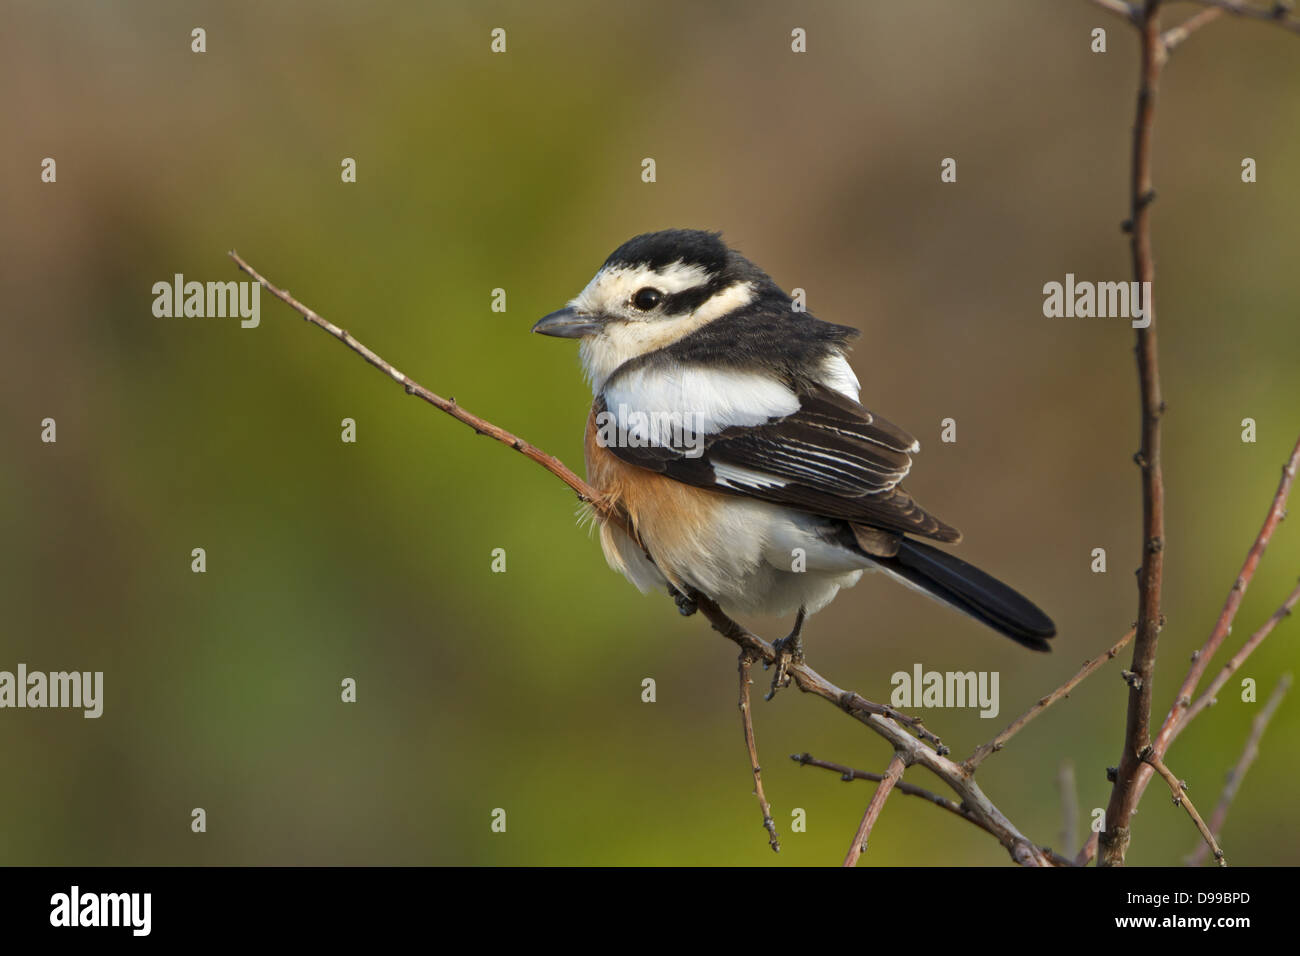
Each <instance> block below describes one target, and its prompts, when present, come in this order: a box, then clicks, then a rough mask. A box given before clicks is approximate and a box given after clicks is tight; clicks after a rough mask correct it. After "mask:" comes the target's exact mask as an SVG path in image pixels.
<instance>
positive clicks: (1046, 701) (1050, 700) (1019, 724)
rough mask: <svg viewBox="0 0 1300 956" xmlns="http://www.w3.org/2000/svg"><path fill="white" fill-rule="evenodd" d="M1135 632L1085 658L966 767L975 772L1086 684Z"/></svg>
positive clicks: (969, 760) (1131, 638)
mask: <svg viewBox="0 0 1300 956" xmlns="http://www.w3.org/2000/svg"><path fill="white" fill-rule="evenodd" d="M1135 633H1136V629H1135V628H1129V629H1128V633H1127V634H1125V635H1124V636H1123V637H1121V638H1120V639H1119V640H1118V641H1116V642H1115V644H1114V646H1112V647H1111V648H1110V650H1108V651H1106V652H1105V653H1103V654H1100V655H1099V656H1097V657H1095V658H1093V659H1092V660H1090V661H1084V662H1083V667H1082V668H1080V669H1079V672H1078V673H1077V674H1075V675H1074V676H1073V677H1071V678H1070V679H1069V680H1068V681H1066V682H1065V683H1064V684H1062V685H1061V686H1060V687H1058V688H1056V690H1054V691H1052V692H1051V693H1050V694H1048V695H1047V696H1046V697H1041V698H1039V700H1038V702H1037V703H1036V704H1034V706H1032V707H1030V708H1029V709H1028V710H1027V711H1025V712H1024V713H1023V714H1021V715H1020V716H1019V717H1017V718H1016V719H1015V720H1013V721H1012V722H1011V723H1010V724H1008V725H1007V727H1006V729H1005V730H1003V731H1002V733H1000V734H998V735H997V736H996V737H994V738H993V739H992V740H990V741H989V742H988V743H984V744H980V746H979V747H977V748H976V749H975V752H974V753H972V754H971V755H970V756H969V757H967V758H966V760H965V762H964V763H963V764H962V766H963V767H965V768H966V769H967V770H968V771H970V772H972V773H973V772H974V771H975V768H976V767H978V766H979V765H980V764H981V763H983V762H984V760H985V758H986V757H988V755H989V754H992V753H996V752H997V751H999V750H1001V749H1002V748H1003V747H1005V746H1006V743H1007V741H1008V740H1010V739H1011V738H1012V737H1014V736H1015V735H1016V734H1018V733H1020V731H1022V730H1024V729H1025V726H1026V725H1027V724H1029V722H1030V721H1032V720H1033V719H1034V718H1036V717H1037V716H1038V715H1039V714H1041V713H1042V712H1043V711H1045V710H1047V708H1048V707H1051V706H1052V705H1053V704H1055V703H1056V702H1057V701H1058V700H1061V699H1062V698H1065V697H1069V696H1070V692H1071V691H1072V690H1074V689H1075V688H1076V687H1078V686H1079V685H1080V684H1081V683H1083V681H1084V679H1085V678H1087V677H1090V676H1091V675H1092V674H1094V673H1096V671H1097V670H1098V669H1099V668H1100V667H1101V666H1102V665H1103V664H1105V663H1106V662H1107V661H1109V660H1111V659H1112V658H1114V657H1115V655H1117V654H1118V653H1119V652H1120V651H1122V650H1123V649H1124V647H1125V646H1126V645H1127V644H1128V642H1129V641H1131V640H1133V635H1134V634H1135Z"/></svg>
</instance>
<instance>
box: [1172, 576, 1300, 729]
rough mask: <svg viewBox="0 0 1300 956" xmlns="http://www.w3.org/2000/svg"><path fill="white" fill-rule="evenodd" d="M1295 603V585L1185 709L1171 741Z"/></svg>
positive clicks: (1298, 597)
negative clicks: (1280, 603) (1185, 711)
mask: <svg viewBox="0 0 1300 956" xmlns="http://www.w3.org/2000/svg"><path fill="white" fill-rule="evenodd" d="M1297 603H1300V584H1297V585H1296V586H1295V588H1293V589H1292V591H1291V593H1290V594H1288V595H1287V598H1286V600H1285V601H1283V602H1282V606H1281V607H1279V608H1278V609H1277V610H1276V611H1274V612H1273V613H1272V614H1271V615H1269V618H1268V620H1267V621H1265V622H1264V623H1263V625H1261V626H1260V629H1259V630H1258V631H1256V632H1255V633H1254V634H1252V635H1250V637H1249V639H1247V641H1246V643H1245V644H1243V645H1242V646H1241V650H1239V651H1237V653H1236V654H1233V655H1232V657H1230V658H1229V659H1228V663H1226V664H1224V665H1223V668H1222V669H1221V670H1220V671H1219V673H1218V674H1217V675H1216V676H1215V678H1214V680H1213V681H1211V682H1210V686H1209V687H1207V688H1205V691H1204V692H1203V693H1202V694H1201V696H1200V697H1198V698H1196V702H1195V703H1193V704H1192V706H1191V707H1189V708H1188V709H1187V713H1186V715H1185V716H1184V717H1183V721H1182V723H1181V724H1180V725H1179V726H1178V727H1177V728H1176V729H1175V731H1174V733H1173V734H1172V735H1171V737H1170V740H1171V741H1173V740H1174V739H1176V738H1177V737H1178V734H1179V733H1181V732H1182V729H1183V727H1186V726H1187V725H1188V724H1189V723H1191V721H1192V718H1193V717H1195V716H1196V715H1197V714H1199V713H1200V712H1201V711H1203V710H1204V709H1205V708H1206V707H1209V706H1210V705H1212V704H1214V703H1215V701H1216V699H1217V697H1216V695H1217V694H1218V693H1219V691H1220V690H1222V689H1223V685H1224V684H1226V683H1227V682H1228V678H1229V677H1231V676H1232V675H1233V674H1235V673H1236V672H1237V670H1238V668H1240V667H1241V665H1242V664H1243V663H1245V661H1246V658H1248V657H1249V656H1250V655H1251V654H1252V653H1254V651H1255V649H1256V648H1257V647H1259V645H1260V644H1262V643H1263V641H1264V638H1266V637H1268V636H1269V634H1271V633H1272V632H1273V628H1275V627H1277V626H1278V624H1280V623H1281V622H1282V621H1284V620H1285V619H1286V618H1288V617H1290V616H1291V613H1292V611H1293V610H1294V609H1295V606H1296V604H1297Z"/></svg>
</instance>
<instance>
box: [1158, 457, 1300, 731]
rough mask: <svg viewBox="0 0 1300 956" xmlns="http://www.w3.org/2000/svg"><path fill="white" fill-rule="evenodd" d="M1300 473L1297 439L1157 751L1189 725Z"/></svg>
mask: <svg viewBox="0 0 1300 956" xmlns="http://www.w3.org/2000/svg"><path fill="white" fill-rule="evenodd" d="M1298 470H1300V438H1297V439H1296V443H1295V448H1293V449H1292V450H1291V456H1290V458H1288V459H1287V461H1286V463H1285V464H1284V465H1283V466H1282V477H1281V479H1280V480H1279V481H1278V485H1277V491H1275V492H1274V493H1273V500H1272V501H1271V502H1269V506H1268V512H1267V513H1266V514H1265V515H1264V523H1263V525H1261V526H1260V529H1259V534H1257V535H1255V540H1254V542H1252V543H1251V546H1250V550H1249V551H1247V552H1246V559H1245V561H1243V562H1242V565H1241V570H1240V571H1239V572H1238V573H1237V579H1236V580H1235V581H1234V582H1233V584H1232V590H1230V591H1229V592H1228V598H1227V600H1226V601H1224V603H1223V611H1222V612H1220V614H1219V619H1218V620H1217V621H1216V622H1215V624H1214V630H1212V631H1211V632H1210V636H1209V637H1208V638H1206V640H1205V644H1203V645H1202V646H1201V649H1200V650H1199V651H1197V652H1196V653H1195V654H1194V655H1193V656H1192V666H1191V667H1190V668H1189V669H1188V671H1187V676H1186V677H1184V678H1183V683H1182V686H1181V687H1179V688H1178V695H1177V696H1176V697H1175V698H1174V704H1173V706H1172V707H1171V708H1170V710H1169V714H1168V715H1167V716H1166V717H1165V720H1164V723H1163V724H1162V725H1161V727H1160V733H1159V735H1158V736H1157V737H1156V751H1157V752H1158V753H1161V754H1163V753H1166V752H1167V751H1168V749H1169V744H1170V743H1171V742H1172V741H1173V738H1174V735H1175V733H1176V730H1177V729H1180V726H1179V725H1185V724H1186V722H1187V719H1188V718H1187V717H1184V715H1183V711H1184V710H1186V709H1187V708H1188V707H1190V706H1191V705H1192V695H1193V694H1195V693H1196V688H1197V687H1198V686H1199V685H1200V683H1201V678H1202V677H1204V676H1205V671H1206V669H1207V668H1208V667H1209V666H1210V660H1211V659H1212V658H1213V657H1214V655H1215V654H1216V653H1217V652H1218V650H1219V647H1220V646H1221V645H1222V644H1223V642H1224V640H1225V639H1226V638H1227V636H1228V634H1229V633H1231V631H1232V622H1233V621H1234V620H1235V619H1236V617H1237V611H1238V609H1240V607H1241V601H1242V598H1244V597H1245V595H1246V589H1247V588H1248V587H1250V582H1251V581H1252V580H1254V577H1255V571H1256V570H1257V569H1258V568H1259V561H1260V559H1261V558H1262V557H1263V556H1264V550H1265V549H1266V548H1267V547H1268V544H1269V542H1270V541H1272V540H1273V532H1274V531H1275V530H1276V529H1277V526H1278V525H1279V524H1280V523H1281V522H1282V519H1283V518H1284V517H1286V502H1287V497H1288V496H1289V495H1290V494H1291V486H1292V485H1293V484H1294V483H1295V478H1296V472H1297V471H1298Z"/></svg>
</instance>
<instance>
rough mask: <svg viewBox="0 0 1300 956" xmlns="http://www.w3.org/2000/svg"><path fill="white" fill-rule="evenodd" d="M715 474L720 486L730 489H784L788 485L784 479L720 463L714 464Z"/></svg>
mask: <svg viewBox="0 0 1300 956" xmlns="http://www.w3.org/2000/svg"><path fill="white" fill-rule="evenodd" d="M713 474H714V476H715V480H716V481H717V483H718V484H720V485H726V486H727V487H728V488H741V486H743V487H744V488H784V487H785V486H786V484H787V482H786V480H785V479H784V478H777V477H776V476H775V475H766V474H764V473H763V472H761V471H754V470H752V469H750V468H741V467H740V466H739V465H728V464H726V463H725V462H720V461H715V462H714V463H713ZM742 490H743V488H742Z"/></svg>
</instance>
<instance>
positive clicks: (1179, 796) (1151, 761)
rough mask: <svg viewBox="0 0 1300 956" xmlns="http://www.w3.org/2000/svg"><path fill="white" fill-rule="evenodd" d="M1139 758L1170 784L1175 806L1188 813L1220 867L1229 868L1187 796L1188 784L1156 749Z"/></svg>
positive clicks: (1150, 748)
mask: <svg viewBox="0 0 1300 956" xmlns="http://www.w3.org/2000/svg"><path fill="white" fill-rule="evenodd" d="M1138 756H1139V757H1140V758H1141V759H1142V760H1143V761H1144V762H1145V763H1147V764H1148V765H1150V766H1151V767H1152V768H1154V769H1155V772H1156V773H1158V774H1160V776H1161V777H1163V778H1164V780H1165V783H1167V784H1169V790H1170V791H1171V792H1172V793H1173V795H1174V806H1176V807H1179V806H1180V807H1182V808H1183V809H1184V810H1186V811H1187V815H1188V816H1189V817H1191V818H1192V822H1193V823H1195V824H1196V829H1197V830H1199V831H1200V833H1201V839H1203V840H1204V841H1205V842H1206V843H1207V844H1208V845H1209V847H1210V851H1211V852H1212V853H1213V854H1214V858H1215V859H1216V860H1218V861H1219V866H1227V865H1228V862H1227V860H1225V859H1224V858H1223V850H1221V849H1219V844H1218V842H1217V841H1216V840H1215V839H1214V834H1213V833H1211V832H1210V828H1209V827H1207V826H1206V825H1205V821H1204V820H1202V819H1201V815H1200V814H1199V813H1197V812H1196V806H1195V805H1194V804H1193V803H1192V801H1191V798H1190V797H1188V796H1187V782H1186V781H1184V780H1179V779H1178V778H1177V777H1175V776H1174V773H1173V771H1172V770H1170V769H1169V768H1168V767H1166V766H1165V764H1164V761H1162V760H1161V759H1160V757H1159V756H1157V755H1156V752H1155V749H1154V748H1152V747H1147V748H1146V749H1145V750H1143V751H1142V753H1141V754H1139V755H1138Z"/></svg>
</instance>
